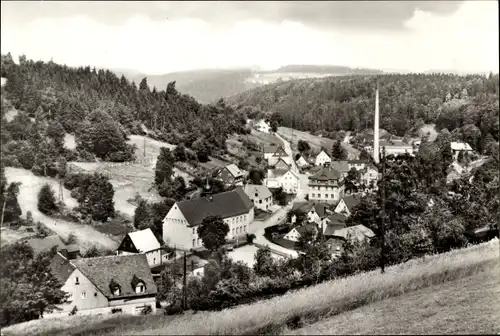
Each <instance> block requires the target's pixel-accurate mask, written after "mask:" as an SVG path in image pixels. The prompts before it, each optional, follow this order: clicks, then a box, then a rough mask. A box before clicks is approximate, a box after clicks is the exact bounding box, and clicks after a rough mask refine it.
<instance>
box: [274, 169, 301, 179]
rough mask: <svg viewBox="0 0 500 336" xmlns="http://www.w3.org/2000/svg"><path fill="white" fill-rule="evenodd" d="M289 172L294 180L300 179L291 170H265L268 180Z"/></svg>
mask: <svg viewBox="0 0 500 336" xmlns="http://www.w3.org/2000/svg"><path fill="white" fill-rule="evenodd" d="M288 172H290V173H291V174H292V175H293V176H295V177H296V178H300V177H299V176H298V175H297V174H296V173H295V172H294V171H293V170H291V169H286V170H285V169H268V170H267V177H268V178H278V177H281V176H283V175H285V174H286V173H288Z"/></svg>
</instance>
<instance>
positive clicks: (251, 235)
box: [247, 233, 256, 244]
mask: <svg viewBox="0 0 500 336" xmlns="http://www.w3.org/2000/svg"><path fill="white" fill-rule="evenodd" d="M255 238H256V237H255V235H254V234H253V233H247V242H248V243H249V244H253V241H254V240H255Z"/></svg>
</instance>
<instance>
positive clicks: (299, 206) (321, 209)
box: [292, 202, 326, 218]
mask: <svg viewBox="0 0 500 336" xmlns="http://www.w3.org/2000/svg"><path fill="white" fill-rule="evenodd" d="M313 208H314V211H316V213H317V214H318V216H320V217H321V218H323V217H324V216H325V213H326V207H325V206H324V205H323V204H320V203H313V202H295V203H294V204H293V205H292V210H300V211H303V212H304V213H306V214H307V213H308V212H309V211H311V209H313Z"/></svg>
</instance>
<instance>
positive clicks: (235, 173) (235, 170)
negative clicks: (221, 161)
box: [226, 163, 243, 177]
mask: <svg viewBox="0 0 500 336" xmlns="http://www.w3.org/2000/svg"><path fill="white" fill-rule="evenodd" d="M226 169H227V170H228V171H229V172H230V173H231V175H233V176H234V177H240V176H243V172H242V171H241V170H240V169H239V168H238V166H237V165H235V164H234V163H232V164H230V165H227V166H226Z"/></svg>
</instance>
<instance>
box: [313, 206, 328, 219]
mask: <svg viewBox="0 0 500 336" xmlns="http://www.w3.org/2000/svg"><path fill="white" fill-rule="evenodd" d="M314 210H316V213H317V214H318V216H320V217H321V218H323V217H325V212H326V207H325V206H324V205H323V204H320V203H316V204H314Z"/></svg>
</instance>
